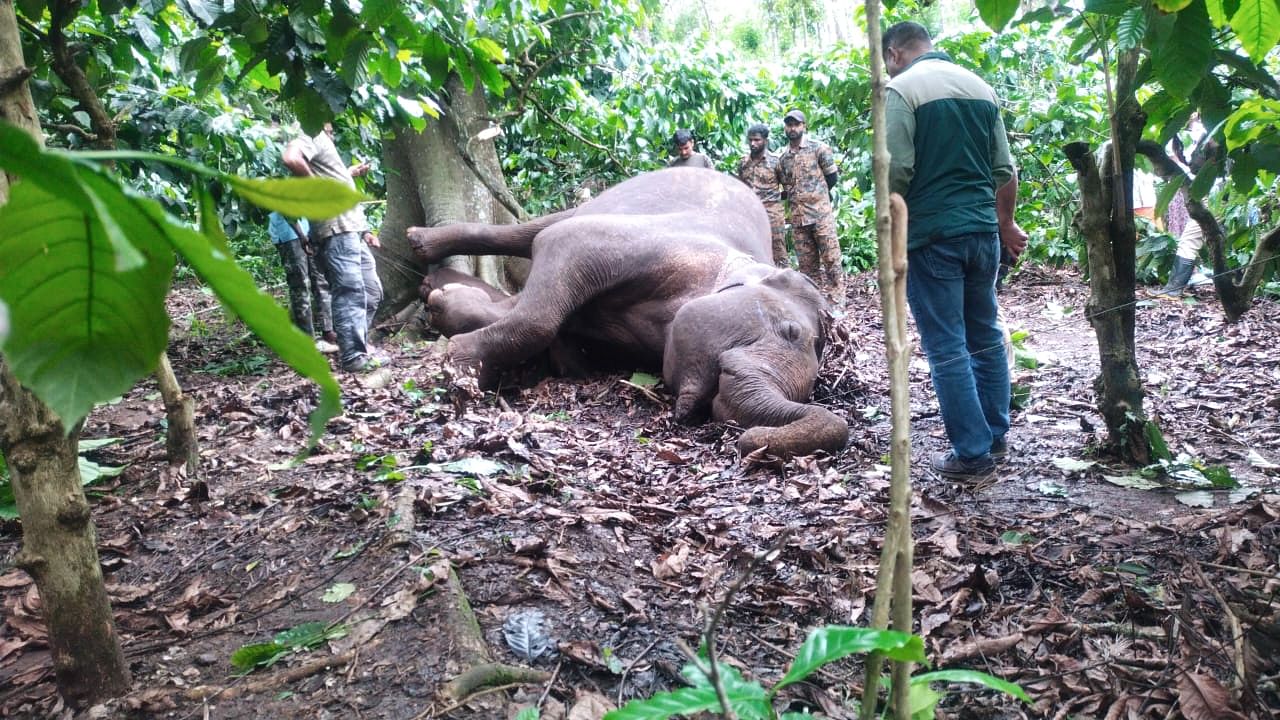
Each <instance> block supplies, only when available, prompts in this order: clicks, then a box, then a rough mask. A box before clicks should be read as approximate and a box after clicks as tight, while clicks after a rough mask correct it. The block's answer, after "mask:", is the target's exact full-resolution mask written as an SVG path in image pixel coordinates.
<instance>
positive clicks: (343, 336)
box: [283, 123, 386, 372]
mask: <svg viewBox="0 0 1280 720" xmlns="http://www.w3.org/2000/svg"><path fill="white" fill-rule="evenodd" d="M283 160H284V164H285V167H288V168H289V171H290V172H292V173H293V174H294V175H296V176H298V177H312V176H319V177H327V178H333V179H334V180H338V181H341V182H343V183H346V184H347V185H349V186H350V187H353V188H354V187H355V180H353V177H359V176H361V175H364V174H365V173H367V172H369V165H368V163H359V164H357V165H353V166H351V167H350V168H348V167H347V164H346V163H345V162H343V160H342V157H341V156H340V155H338V149H337V148H336V147H334V144H333V125H332V124H331V123H325V125H324V130H322V131H321V132H320V133H319V134H317V135H316V136H315V137H300V138H297V139H295V140H293V141H292V142H290V143H289V145H288V147H286V148H285V150H284V157H283ZM311 241H312V242H313V243H314V244H315V246H316V252H317V253H319V256H320V259H321V262H322V264H323V267H324V271H325V276H326V277H327V278H328V279H329V292H330V295H331V296H332V298H333V302H332V305H333V326H334V327H333V329H334V332H336V333H337V335H338V348H339V350H340V351H341V355H340V356H339V360H340V362H341V364H342V369H343V370H347V371H350V372H360V371H363V370H369V369H372V368H375V367H378V366H380V365H382V364H384V363H385V362H386V356H385V355H382V354H381V353H375V352H374V351H373V348H372V347H371V346H370V345H369V342H368V332H369V327H370V326H371V325H372V323H373V317H374V314H375V313H376V312H377V310H378V304H379V303H381V302H382V283H381V281H379V280H378V272H377V266H376V264H375V262H374V258H373V253H372V252H370V250H369V248H376V247H381V244H380V243H379V242H378V236H377V235H374V234H373V233H372V232H371V231H370V230H369V222H368V220H366V219H365V216H364V210H362V209H361V208H360V207H359V206H356V207H353V208H351V209H350V210H348V211H346V212H344V213H342V214H341V215H339V216H337V217H334V218H330V219H328V220H317V221H315V222H314V223H313V224H312V227H311Z"/></svg>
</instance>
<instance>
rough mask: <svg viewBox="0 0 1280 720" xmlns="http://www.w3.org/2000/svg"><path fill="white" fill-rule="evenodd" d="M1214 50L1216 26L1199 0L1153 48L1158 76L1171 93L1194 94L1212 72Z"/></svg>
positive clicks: (1183, 12) (1181, 97)
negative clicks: (1205, 77) (1210, 20)
mask: <svg viewBox="0 0 1280 720" xmlns="http://www.w3.org/2000/svg"><path fill="white" fill-rule="evenodd" d="M1266 1H1267V2H1271V3H1273V4H1274V3H1275V0H1266ZM1213 49H1214V41H1213V25H1212V24H1211V23H1210V22H1209V15H1208V13H1207V12H1206V10H1205V8H1204V3H1203V2H1200V1H1197V2H1195V3H1193V4H1192V5H1190V6H1188V7H1187V8H1186V9H1185V10H1183V11H1182V12H1180V13H1178V14H1177V16H1176V20H1175V22H1174V26H1173V29H1172V31H1171V32H1170V33H1169V34H1168V36H1167V37H1165V38H1164V40H1163V41H1162V42H1160V43H1159V44H1157V45H1156V46H1155V48H1153V50H1152V64H1153V65H1154V66H1155V70H1156V78H1157V79H1158V80H1159V81H1160V84H1161V85H1162V86H1163V87H1164V89H1166V90H1168V91H1169V94H1170V95H1173V96H1174V97H1176V98H1180V99H1184V98H1186V97H1188V96H1190V95H1191V92H1192V91H1193V90H1195V89H1196V86H1197V85H1199V84H1200V81H1201V80H1202V79H1204V76H1205V75H1207V74H1208V71H1209V63H1210V60H1211V59H1212V58H1213Z"/></svg>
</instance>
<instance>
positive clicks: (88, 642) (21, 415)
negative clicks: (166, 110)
mask: <svg viewBox="0 0 1280 720" xmlns="http://www.w3.org/2000/svg"><path fill="white" fill-rule="evenodd" d="M21 47H22V46H21V45H20V44H19V42H18V25H17V18H16V15H15V13H14V10H13V2H12V0H0V78H6V77H17V76H19V75H21V76H22V80H19V81H17V82H14V83H10V84H7V85H6V84H4V83H3V82H0V118H2V119H4V120H7V121H8V122H11V123H14V124H15V125H17V126H18V127H21V128H23V129H25V130H27V131H28V132H30V133H31V134H32V135H33V136H35V137H36V139H37V140H38V141H43V138H42V136H41V133H40V124H39V121H38V120H37V118H36V114H35V106H34V105H33V103H32V101H31V92H30V90H29V89H28V87H27V84H26V82H25V78H26V75H24V74H22V73H21V72H20V70H23V69H25V65H24V61H23V58H22V55H21ZM28 74H29V73H28ZM9 183H10V179H9V178H8V177H6V176H5V175H4V174H3V173H0V203H2V202H5V201H7V200H8V195H9V192H8V190H9ZM79 443H80V428H79V426H77V427H75V428H73V429H72V431H71V432H70V433H64V432H63V428H62V422H61V421H60V420H59V419H58V417H57V415H55V414H54V412H53V411H52V410H50V409H49V407H48V406H47V405H45V404H44V403H42V402H41V401H40V400H39V399H38V398H36V397H35V395H32V394H31V393H30V392H29V391H28V390H27V389H26V388H24V387H22V386H21V385H19V384H18V381H17V380H16V379H15V378H14V377H13V375H12V373H10V372H9V366H8V363H6V362H5V360H4V357H3V356H0V452H2V453H4V456H5V460H6V462H7V464H8V467H9V475H10V479H11V482H12V485H13V494H14V499H16V500H17V503H18V513H19V514H20V515H21V517H22V543H23V544H22V550H21V551H19V552H18V555H17V557H15V558H14V565H16V566H17V567H20V568H22V569H23V570H25V571H26V572H27V573H29V574H30V575H31V577H32V578H34V579H35V582H36V588H37V589H38V590H39V591H40V603H41V606H42V609H43V612H44V618H45V623H46V625H47V626H48V629H49V647H50V651H51V654H52V656H53V669H54V673H55V676H56V678H57V683H58V691H59V692H60V693H62V697H63V698H64V699H65V700H66V701H67V703H68V704H69V705H71V706H72V707H84V706H87V705H90V704H93V703H94V702H97V701H99V700H102V699H105V698H109V697H115V696H117V695H120V694H123V693H124V692H125V691H126V690H128V689H129V682H130V680H129V670H128V666H126V665H125V662H124V654H123V653H122V652H121V650H120V640H119V638H118V637H117V636H116V629H115V623H114V621H113V620H112V618H111V605H110V603H108V601H107V591H106V587H105V586H104V584H103V580H102V567H101V565H99V563H98V548H97V533H96V532H95V531H94V527H93V522H92V518H91V517H90V512H89V503H88V501H87V500H86V499H85V496H84V488H83V487H82V486H81V484H80V464H79V452H78V450H79V447H78V446H79Z"/></svg>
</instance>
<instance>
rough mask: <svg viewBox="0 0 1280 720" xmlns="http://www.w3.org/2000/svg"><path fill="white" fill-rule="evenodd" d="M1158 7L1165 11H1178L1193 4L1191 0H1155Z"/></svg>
mask: <svg viewBox="0 0 1280 720" xmlns="http://www.w3.org/2000/svg"><path fill="white" fill-rule="evenodd" d="M1155 3H1156V7H1158V8H1160V10H1162V11H1163V12H1167V13H1176V12H1178V11H1180V10H1182V9H1183V8H1185V7H1186V6H1188V5H1190V4H1191V0H1155Z"/></svg>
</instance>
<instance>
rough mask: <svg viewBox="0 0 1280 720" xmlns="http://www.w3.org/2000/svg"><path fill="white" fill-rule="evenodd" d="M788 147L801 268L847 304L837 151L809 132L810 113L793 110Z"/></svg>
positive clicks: (787, 186)
mask: <svg viewBox="0 0 1280 720" xmlns="http://www.w3.org/2000/svg"><path fill="white" fill-rule="evenodd" d="M782 124H783V127H784V128H785V130H786V133H787V146H786V147H785V148H783V150H782V153H781V155H780V156H779V157H778V164H779V166H780V167H781V168H782V189H783V191H784V192H785V193H786V197H787V201H788V202H789V203H790V204H791V242H792V243H793V244H794V245H795V246H796V260H797V261H799V264H800V272H802V273H804V274H805V275H807V276H809V278H810V279H811V280H813V282H814V284H815V285H817V286H818V288H819V289H820V290H822V294H823V295H825V296H826V298H827V300H828V301H830V302H831V303H832V304H833V305H835V306H836V308H837V309H838V308H840V307H841V306H843V305H844V300H845V292H844V268H843V267H841V263H840V241H839V240H837V239H836V218H835V213H834V211H833V210H832V207H831V188H832V187H834V186H835V184H836V180H837V179H839V178H838V175H837V173H836V161H835V156H834V155H833V154H832V153H831V148H829V147H827V146H826V145H825V144H823V143H821V142H818V141H817V140H812V139H809V138H806V137H805V117H804V113H802V112H800V111H799V110H792V111H790V112H788V113H787V114H786V116H785V117H783V119H782Z"/></svg>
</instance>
